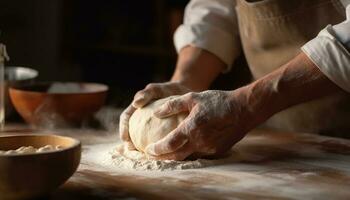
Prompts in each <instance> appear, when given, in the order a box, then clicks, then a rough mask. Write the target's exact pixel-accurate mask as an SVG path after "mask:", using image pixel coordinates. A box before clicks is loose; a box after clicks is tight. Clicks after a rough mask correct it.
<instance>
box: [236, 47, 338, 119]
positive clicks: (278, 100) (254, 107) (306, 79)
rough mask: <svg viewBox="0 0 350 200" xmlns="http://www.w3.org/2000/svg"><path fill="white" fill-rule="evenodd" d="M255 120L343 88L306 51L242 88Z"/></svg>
mask: <svg viewBox="0 0 350 200" xmlns="http://www.w3.org/2000/svg"><path fill="white" fill-rule="evenodd" d="M242 91H244V93H245V96H246V99H247V104H249V105H251V108H250V110H251V113H252V114H253V113H254V114H255V115H256V114H257V113H259V114H258V115H261V119H260V120H258V123H261V122H262V121H264V120H266V119H267V118H269V117H270V116H272V115H273V114H275V113H277V112H279V111H282V110H284V109H286V108H288V107H290V106H293V105H296V104H299V103H303V102H306V101H310V100H313V99H316V98H319V97H322V96H327V95H330V94H333V93H336V92H340V91H342V89H341V88H339V87H338V86H337V85H336V84H334V83H333V82H332V81H331V80H329V79H328V78H327V77H326V76H325V75H324V74H323V73H322V72H321V71H320V70H319V69H318V68H317V66H316V65H315V64H314V63H313V62H312V61H311V60H310V59H309V58H308V56H307V55H306V54H305V53H300V54H299V55H298V56H297V57H295V58H294V59H293V60H291V61H290V62H288V63H287V64H285V65H284V66H282V67H281V68H279V69H277V70H276V71H274V72H272V73H270V74H268V75H266V76H265V77H262V78H261V79H259V80H257V81H255V82H253V83H252V84H250V85H248V86H246V87H244V88H242Z"/></svg>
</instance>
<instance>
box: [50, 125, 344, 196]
mask: <svg viewBox="0 0 350 200" xmlns="http://www.w3.org/2000/svg"><path fill="white" fill-rule="evenodd" d="M85 132H86V133H85ZM87 132H89V131H79V132H71V133H67V132H66V133H64V134H65V135H67V134H68V135H72V136H75V137H77V136H78V135H79V138H81V140H82V141H83V144H84V145H83V150H84V152H83V157H82V162H81V165H80V167H79V169H78V171H77V173H76V174H75V175H74V176H73V177H72V178H71V179H70V180H69V181H68V182H67V183H66V184H65V185H64V186H62V187H61V188H60V189H59V190H58V191H56V192H55V193H54V194H53V195H52V197H51V199H67V200H69V199H217V200H219V199H318V200H319V199H350V141H348V140H341V139H334V138H328V137H321V136H316V135H309V134H301V133H283V132H273V131H267V130H255V131H252V132H251V133H250V134H249V135H248V136H247V137H246V138H244V139H243V140H242V141H241V142H240V143H238V144H237V145H236V146H235V147H234V148H233V151H232V154H231V156H230V157H228V158H224V159H221V160H220V161H217V162H215V165H209V166H206V167H204V168H200V169H188V170H177V171H169V170H168V171H144V170H126V169H118V167H113V166H106V165H105V164H102V163H99V162H98V161H96V160H95V159H92V158H91V155H88V154H89V152H90V153H91V152H93V151H94V148H95V146H96V145H99V146H101V144H103V145H102V146H105V147H108V148H112V147H113V146H114V145H115V144H114V143H115V142H117V136H116V134H114V135H110V134H107V133H104V132H95V133H93V134H92V135H93V136H87V135H89V134H90V133H91V131H90V133H87ZM85 134H86V135H85ZM97 160H98V159H97Z"/></svg>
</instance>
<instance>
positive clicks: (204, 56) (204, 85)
mask: <svg viewBox="0 0 350 200" xmlns="http://www.w3.org/2000/svg"><path fill="white" fill-rule="evenodd" d="M225 67H226V65H225V64H224V62H222V61H221V60H220V59H219V58H218V57H216V56H215V55H214V54H212V53H210V52H208V51H205V50H203V49H200V48H197V47H193V46H187V47H185V48H183V49H182V50H181V51H180V53H179V57H178V61H177V64H176V69H175V72H174V75H173V76H172V78H171V81H178V82H181V83H182V84H184V85H186V86H187V87H189V88H191V89H192V90H194V91H203V90H206V89H208V88H209V86H210V84H211V83H212V82H213V81H214V80H215V78H216V77H217V76H218V75H219V74H220V73H221V72H222V71H223V70H224V69H225Z"/></svg>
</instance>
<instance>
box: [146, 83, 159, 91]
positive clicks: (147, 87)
mask: <svg viewBox="0 0 350 200" xmlns="http://www.w3.org/2000/svg"><path fill="white" fill-rule="evenodd" d="M155 87H156V84H155V83H149V84H147V85H146V87H145V89H149V90H152V89H153V88H155Z"/></svg>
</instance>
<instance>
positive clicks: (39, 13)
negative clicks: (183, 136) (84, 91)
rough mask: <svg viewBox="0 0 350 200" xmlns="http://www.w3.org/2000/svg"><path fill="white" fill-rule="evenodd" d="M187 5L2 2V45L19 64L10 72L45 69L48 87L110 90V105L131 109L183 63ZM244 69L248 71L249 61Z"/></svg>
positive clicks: (177, 0) (237, 81)
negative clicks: (177, 38)
mask: <svg viewBox="0 0 350 200" xmlns="http://www.w3.org/2000/svg"><path fill="white" fill-rule="evenodd" d="M187 2H188V0H146V1H140V0H127V1H126V0H105V1H86V0H51V1H47V0H25V1H23V0H11V1H0V30H2V35H1V36H0V41H1V42H3V43H5V44H6V45H7V48H8V53H9V55H10V57H11V61H10V62H9V63H7V65H8V66H26V67H31V68H34V69H37V70H38V71H39V73H40V75H39V78H38V79H39V80H42V81H85V82H100V83H105V84H108V85H109V86H110V92H109V98H108V103H109V104H111V105H115V106H118V107H121V106H126V105H127V104H128V103H130V101H131V99H132V97H133V95H134V93H135V92H136V91H137V90H140V89H142V88H143V87H144V86H145V85H146V84H147V83H149V82H161V81H166V80H168V79H169V78H170V76H171V74H172V71H173V70H174V67H175V63H176V52H175V49H174V46H173V41H172V37H173V33H174V31H175V30H176V28H177V27H178V26H179V25H180V24H181V23H182V18H183V11H184V8H185V5H186V4H187ZM238 63H239V65H245V63H244V59H241V60H239V61H238ZM248 73H249V72H248V71H247V69H246V68H242V67H235V68H234V70H233V71H231V73H229V74H226V75H223V76H221V77H220V79H219V80H218V81H217V82H216V83H215V84H214V86H213V88H219V89H231V88H235V87H237V86H239V85H242V79H245V78H244V77H246V76H247V74H248ZM226 82H229V84H226ZM224 86H225V87H224Z"/></svg>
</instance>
